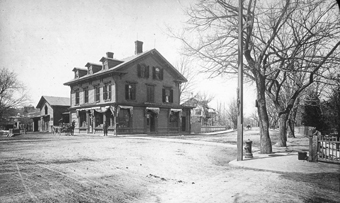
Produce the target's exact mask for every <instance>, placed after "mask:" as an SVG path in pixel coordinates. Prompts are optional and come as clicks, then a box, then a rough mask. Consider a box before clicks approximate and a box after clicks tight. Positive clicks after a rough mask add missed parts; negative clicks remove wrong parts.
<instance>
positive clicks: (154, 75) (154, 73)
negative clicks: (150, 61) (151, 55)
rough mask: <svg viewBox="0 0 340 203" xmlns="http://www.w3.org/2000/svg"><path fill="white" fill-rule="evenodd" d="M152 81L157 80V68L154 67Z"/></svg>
mask: <svg viewBox="0 0 340 203" xmlns="http://www.w3.org/2000/svg"><path fill="white" fill-rule="evenodd" d="M152 79H156V67H152Z"/></svg>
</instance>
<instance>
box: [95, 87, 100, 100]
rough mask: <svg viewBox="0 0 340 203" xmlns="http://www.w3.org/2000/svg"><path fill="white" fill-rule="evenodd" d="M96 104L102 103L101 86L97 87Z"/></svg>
mask: <svg viewBox="0 0 340 203" xmlns="http://www.w3.org/2000/svg"><path fill="white" fill-rule="evenodd" d="M95 89H96V102H100V86H99V85H98V86H96V87H95Z"/></svg>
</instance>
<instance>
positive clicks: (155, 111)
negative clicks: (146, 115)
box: [145, 107, 160, 114]
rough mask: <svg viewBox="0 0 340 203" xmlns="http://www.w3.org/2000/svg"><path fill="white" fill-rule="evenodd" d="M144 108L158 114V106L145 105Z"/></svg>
mask: <svg viewBox="0 0 340 203" xmlns="http://www.w3.org/2000/svg"><path fill="white" fill-rule="evenodd" d="M145 110H146V111H152V112H154V113H156V114H159V111H160V109H159V108H155V107H146V109H145Z"/></svg>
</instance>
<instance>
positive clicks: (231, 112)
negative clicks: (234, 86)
mask: <svg viewBox="0 0 340 203" xmlns="http://www.w3.org/2000/svg"><path fill="white" fill-rule="evenodd" d="M226 113H227V118H228V119H229V120H230V121H231V122H232V123H233V128H234V129H236V128H237V116H238V107H237V100H236V99H233V100H232V101H231V102H230V103H229V104H228V107H227V112H226Z"/></svg>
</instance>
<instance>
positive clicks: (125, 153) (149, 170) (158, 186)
mask: <svg viewBox="0 0 340 203" xmlns="http://www.w3.org/2000/svg"><path fill="white" fill-rule="evenodd" d="M224 136H231V135H224ZM232 136H234V135H232ZM205 139H206V138H205ZM178 140H180V139H177V140H176V142H175V140H173V139H171V137H169V139H168V138H157V139H153V138H148V139H142V138H138V137H123V136H118V137H111V136H109V137H102V136H59V135H53V134H26V135H20V136H17V137H13V138H4V137H2V138H0V165H1V167H0V202H337V199H338V197H339V191H337V190H336V188H335V186H334V187H333V186H327V184H322V183H327V181H328V180H331V179H333V178H334V177H333V176H332V174H329V175H322V176H321V175H318V174H314V175H313V176H305V175H303V174H284V173H275V172H269V171H259V170H250V169H241V168H237V167H232V166H230V165H229V164H228V162H230V161H231V160H234V159H235V158H236V147H235V146H233V145H230V144H225V145H223V144H222V143H217V144H214V142H209V143H208V142H207V143H206V144H205V143H204V142H198V143H196V144H194V143H187V142H178ZM292 167H293V166H292ZM312 179H313V180H312ZM320 183H321V184H320Z"/></svg>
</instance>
